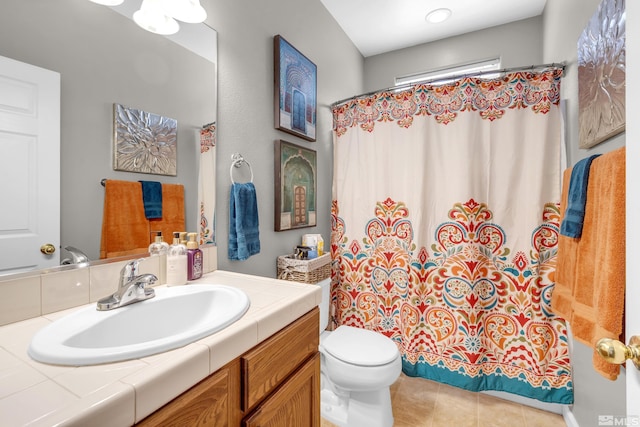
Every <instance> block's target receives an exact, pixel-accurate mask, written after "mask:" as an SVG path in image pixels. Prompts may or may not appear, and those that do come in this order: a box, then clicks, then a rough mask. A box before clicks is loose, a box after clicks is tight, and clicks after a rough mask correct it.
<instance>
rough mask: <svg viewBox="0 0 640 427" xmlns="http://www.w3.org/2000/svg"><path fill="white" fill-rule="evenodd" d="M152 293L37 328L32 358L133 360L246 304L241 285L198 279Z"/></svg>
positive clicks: (228, 319) (76, 362) (205, 329)
mask: <svg viewBox="0 0 640 427" xmlns="http://www.w3.org/2000/svg"><path fill="white" fill-rule="evenodd" d="M155 292H156V296H155V297H154V298H151V299H148V300H145V301H142V302H138V303H135V304H131V305H127V306H124V307H121V308H116V309H113V310H110V311H98V310H96V306H95V304H94V305H92V306H90V307H85V308H82V309H79V310H78V311H76V312H73V313H71V314H69V315H67V316H65V317H63V318H61V319H58V320H56V321H55V322H53V323H51V324H50V325H47V326H46V327H44V328H42V329H41V330H40V331H38V332H37V333H36V335H35V336H34V337H33V339H32V340H31V344H30V345H29V356H31V357H32V358H33V359H35V360H37V361H39V362H44V363H52V364H57V365H72V366H83V365H95V364H99V363H109V362H117V361H121V360H127V359H136V358H139V357H144V356H149V355H152V354H156V353H161V352H163V351H167V350H172V349H174V348H178V347H182V346H183V345H186V344H189V343H192V342H194V341H197V340H199V339H201V338H204V337H206V336H207V335H211V334H213V333H214V332H217V331H220V330H221V329H224V328H226V327H227V326H229V325H230V324H232V323H233V322H235V321H236V320H238V319H239V318H240V317H242V315H244V313H245V312H246V311H247V310H248V309H249V297H248V296H247V294H245V293H244V292H243V291H242V290H240V289H236V288H233V287H230V286H225V285H212V284H198V285H186V286H176V287H160V288H155Z"/></svg>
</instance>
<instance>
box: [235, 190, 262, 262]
mask: <svg viewBox="0 0 640 427" xmlns="http://www.w3.org/2000/svg"><path fill="white" fill-rule="evenodd" d="M229 199H230V201H229V259H232V260H238V261H243V260H245V259H247V258H249V257H250V256H251V255H255V254H257V253H259V252H260V232H259V227H258V201H257V198H256V188H255V187H254V185H253V183H251V182H247V183H244V184H238V183H233V184H232V185H231V195H230V197H229Z"/></svg>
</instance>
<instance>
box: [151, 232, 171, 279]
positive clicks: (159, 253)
mask: <svg viewBox="0 0 640 427" xmlns="http://www.w3.org/2000/svg"><path fill="white" fill-rule="evenodd" d="M151 235H152V236H153V242H152V243H151V244H150V245H149V255H151V256H152V257H159V258H160V261H159V263H160V274H159V276H160V277H159V279H160V280H159V283H165V282H166V280H167V254H168V253H169V244H168V243H167V242H165V241H164V240H163V239H162V231H152V232H151Z"/></svg>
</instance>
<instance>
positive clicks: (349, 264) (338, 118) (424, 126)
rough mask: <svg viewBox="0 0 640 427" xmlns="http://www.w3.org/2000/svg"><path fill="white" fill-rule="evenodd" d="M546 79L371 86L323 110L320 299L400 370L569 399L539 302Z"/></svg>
mask: <svg viewBox="0 0 640 427" xmlns="http://www.w3.org/2000/svg"><path fill="white" fill-rule="evenodd" d="M562 71H563V70H562V69H551V70H546V71H544V72H514V73H510V74H506V75H504V76H502V77H500V78H497V79H493V80H486V79H480V78H477V77H476V78H463V79H460V80H457V81H454V82H452V83H448V84H445V85H441V86H433V85H417V86H414V87H412V88H411V89H410V90H407V91H404V92H400V93H395V92H392V91H383V92H379V93H376V94H374V95H372V96H368V97H365V98H356V99H353V100H351V101H349V102H347V103H344V104H341V105H338V106H335V107H334V108H333V111H332V112H333V118H334V129H333V139H334V175H333V201H332V235H331V252H332V259H333V261H332V294H331V295H332V304H333V307H334V310H335V311H334V321H335V323H336V324H337V325H340V324H344V325H351V326H356V327H360V328H366V329H371V330H374V331H378V332H380V333H382V334H384V335H386V336H388V337H389V338H391V339H392V340H393V341H394V342H395V343H396V344H397V346H398V348H399V350H400V352H401V354H402V361H403V371H404V372H405V373H406V374H407V375H410V376H421V377H424V378H428V379H432V380H435V381H439V382H443V383H447V384H451V385H454V386H458V387H462V388H465V389H468V390H474V391H480V390H500V391H506V392H511V393H515V394H518V395H522V396H526V397H529V398H534V399H538V400H540V401H544V402H553V403H563V404H567V403H572V402H573V387H572V379H571V368H570V360H569V350H568V342H567V330H566V325H565V322H564V321H563V320H562V319H560V318H557V317H555V316H554V315H553V314H552V312H551V310H550V307H549V304H550V301H551V291H552V289H553V285H554V270H555V258H556V249H557V243H558V231H559V221H560V218H559V201H560V189H561V187H560V184H561V182H560V180H561V169H562V165H561V162H562V161H563V151H562V149H563V147H562V137H561V128H562V116H561V112H560V108H559V98H560V79H561V76H562Z"/></svg>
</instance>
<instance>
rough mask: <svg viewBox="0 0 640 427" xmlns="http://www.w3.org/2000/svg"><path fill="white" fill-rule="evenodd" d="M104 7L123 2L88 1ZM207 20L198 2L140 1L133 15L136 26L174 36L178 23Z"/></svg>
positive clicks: (193, 22)
mask: <svg viewBox="0 0 640 427" xmlns="http://www.w3.org/2000/svg"><path fill="white" fill-rule="evenodd" d="M89 1H91V2H93V3H98V4H102V5H105V6H117V5H120V4H122V3H123V2H124V0H89ZM206 18H207V12H206V10H205V9H204V8H203V7H202V6H201V5H200V0H142V4H141V5H140V9H139V10H138V11H136V12H135V13H134V14H133V20H134V22H135V23H136V24H138V26H140V27H141V28H144V29H145V30H147V31H150V32H152V33H156V34H162V35H170V34H175V33H177V32H178V30H179V29H180V24H178V21H182V22H187V23H190V24H197V23H201V22H203V21H204V20H205V19H206Z"/></svg>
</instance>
